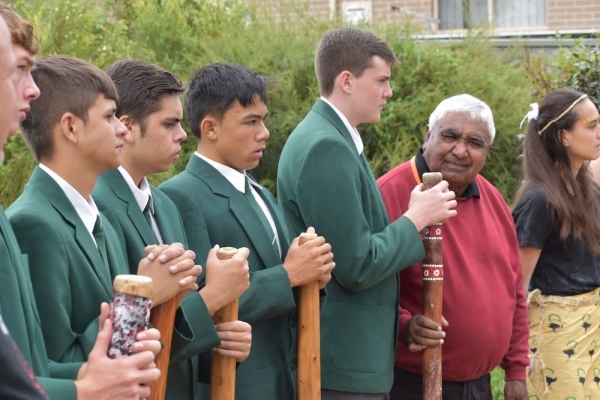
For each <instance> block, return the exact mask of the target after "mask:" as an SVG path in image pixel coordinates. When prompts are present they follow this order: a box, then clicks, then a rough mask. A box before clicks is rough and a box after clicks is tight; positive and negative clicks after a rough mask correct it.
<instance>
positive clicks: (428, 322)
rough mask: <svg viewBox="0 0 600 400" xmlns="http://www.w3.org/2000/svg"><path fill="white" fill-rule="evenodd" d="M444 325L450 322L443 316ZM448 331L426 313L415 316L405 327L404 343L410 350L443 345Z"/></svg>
mask: <svg viewBox="0 0 600 400" xmlns="http://www.w3.org/2000/svg"><path fill="white" fill-rule="evenodd" d="M442 325H443V326H448V322H447V321H446V319H445V318H444V317H442ZM444 337H446V333H445V332H444V331H442V327H441V326H440V325H438V324H437V323H436V322H435V321H433V320H432V319H429V318H427V317H426V316H424V315H415V316H413V317H412V318H411V319H410V320H409V321H408V324H407V325H406V329H404V343H405V344H406V346H407V347H408V350H409V351H422V350H425V348H426V347H431V346H441V345H442V344H444Z"/></svg>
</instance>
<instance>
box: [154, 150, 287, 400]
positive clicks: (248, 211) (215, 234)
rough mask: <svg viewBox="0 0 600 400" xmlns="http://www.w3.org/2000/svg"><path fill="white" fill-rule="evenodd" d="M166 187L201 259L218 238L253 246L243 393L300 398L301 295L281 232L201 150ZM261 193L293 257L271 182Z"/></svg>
mask: <svg viewBox="0 0 600 400" xmlns="http://www.w3.org/2000/svg"><path fill="white" fill-rule="evenodd" d="M159 189H160V190H162V191H164V192H165V193H166V194H167V195H168V196H169V197H170V198H171V200H173V202H174V203H175V204H176V205H177V208H178V209H179V212H180V213H181V217H182V219H183V224H184V226H185V230H186V234H187V238H188V241H189V245H190V248H191V249H192V250H194V251H195V252H196V255H197V256H198V257H200V259H205V258H206V255H207V252H208V250H209V249H210V248H211V247H212V246H214V245H215V244H219V245H220V246H222V247H223V246H232V247H237V248H239V247H247V248H249V249H250V256H249V257H248V264H249V266H250V288H249V289H248V290H247V291H246V292H245V293H244V294H243V295H242V296H241V298H240V303H239V318H240V319H241V320H243V321H246V322H248V323H249V324H251V325H252V349H251V351H250V356H249V357H248V359H247V360H246V361H244V362H243V363H241V364H240V365H239V368H238V370H237V376H236V399H239V400H283V399H285V400H293V399H295V398H296V380H297V371H296V363H297V321H298V319H297V315H296V299H295V296H296V294H295V291H294V290H292V288H291V287H290V281H289V278H288V276H287V273H286V272H285V270H284V269H283V266H282V265H281V257H280V255H279V254H278V252H276V251H275V250H274V249H273V246H272V245H271V241H272V239H273V238H272V237H269V236H268V235H267V232H266V231H265V229H264V227H263V225H262V224H261V222H260V220H259V217H258V216H257V215H256V213H255V211H254V209H253V208H252V206H251V205H250V204H249V203H248V200H247V199H246V198H245V197H244V195H243V194H242V193H240V192H239V191H238V190H237V189H236V188H235V187H234V186H233V185H232V184H231V183H230V182H229V181H228V180H227V179H226V178H225V177H223V176H222V175H221V174H220V173H219V172H218V171H217V170H216V169H215V168H213V167H212V166H211V165H210V164H208V163H207V162H205V161H204V160H202V159H201V158H199V157H198V156H196V155H192V157H191V159H190V161H189V163H188V165H187V167H186V169H185V171H183V172H182V173H180V174H179V175H177V176H175V177H173V178H171V179H169V180H168V181H167V182H165V183H164V184H162V185H161V186H160V187H159ZM259 194H260V195H261V196H262V198H263V200H264V201H265V202H266V204H267V206H268V207H269V209H270V211H271V214H272V215H273V218H274V220H275V224H276V226H277V232H278V234H279V239H280V240H279V241H280V243H281V247H282V249H281V250H282V254H283V255H285V254H286V253H287V250H288V247H289V238H288V236H287V228H286V226H285V223H284V222H283V218H282V216H281V214H280V211H279V210H278V208H277V206H276V205H275V202H274V199H273V197H272V196H271V194H270V193H269V192H268V191H267V190H266V189H264V188H263V189H262V190H261V191H260V193H259Z"/></svg>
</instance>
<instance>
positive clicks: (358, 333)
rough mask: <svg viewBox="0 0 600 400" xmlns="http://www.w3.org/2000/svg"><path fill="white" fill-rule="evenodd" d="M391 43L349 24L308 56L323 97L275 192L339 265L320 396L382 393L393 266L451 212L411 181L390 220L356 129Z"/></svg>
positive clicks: (390, 59) (370, 104)
mask: <svg viewBox="0 0 600 400" xmlns="http://www.w3.org/2000/svg"><path fill="white" fill-rule="evenodd" d="M397 62H398V61H397V59H396V56H395V55H394V53H393V52H392V50H391V49H390V48H389V46H388V45H387V44H386V43H385V42H384V41H383V40H381V39H380V38H378V37H377V36H375V35H374V34H372V33H369V32H366V31H362V30H360V29H357V28H354V27H344V28H340V29H335V30H332V31H328V32H326V33H325V34H324V35H323V38H322V39H321V42H320V44H319V47H318V49H317V54H316V57H315V71H316V73H317V80H318V81H319V88H320V92H321V96H322V97H321V98H320V99H319V100H317V102H316V103H315V105H314V106H313V108H312V110H311V111H310V112H309V113H308V115H307V116H306V117H305V118H304V120H303V121H302V122H300V124H299V125H298V126H297V127H296V129H295V130H294V132H292V134H291V135H290V137H289V138H288V140H287V142H286V144H285V146H284V149H283V152H282V154H281V158H280V160H279V167H278V176H277V195H278V200H279V204H280V206H281V207H282V209H283V214H284V215H285V218H286V221H287V223H288V226H289V227H290V229H291V231H292V233H295V234H297V233H299V232H302V231H303V230H304V229H306V227H307V226H314V227H315V228H316V229H317V231H318V232H319V233H321V234H323V235H324V236H325V237H326V238H327V239H328V240H330V241H331V245H332V249H333V251H334V252H335V255H336V263H337V268H336V269H335V271H334V274H333V279H332V280H331V282H330V284H329V285H328V287H327V290H328V297H327V303H326V304H325V306H324V309H323V312H322V313H321V372H322V387H323V390H322V399H323V400H326V399H373V400H376V399H377V400H379V399H386V398H387V393H388V392H389V390H390V388H391V386H392V380H393V366H394V350H395V345H396V335H397V326H398V272H399V271H400V270H402V269H403V268H405V267H407V266H409V265H411V264H412V263H414V262H416V261H418V260H421V259H422V258H423V257H424V256H425V253H424V250H423V245H422V243H421V239H420V237H419V231H421V230H422V229H423V228H424V227H426V226H428V225H431V224H432V223H435V222H438V221H442V220H445V219H447V218H450V217H452V216H453V215H455V214H456V212H455V211H453V210H451V208H452V207H454V206H455V204H456V203H455V201H454V200H452V199H453V198H454V193H452V192H449V191H447V188H448V183H447V182H445V181H444V182H442V183H440V184H439V185H437V186H436V187H434V188H433V189H431V190H428V191H427V192H424V193H421V188H420V187H417V188H415V190H414V191H413V192H412V194H411V207H410V209H409V210H408V211H407V212H406V214H405V215H404V216H403V217H401V218H399V219H398V220H397V221H394V222H392V223H391V224H390V221H389V220H388V217H387V212H386V209H385V207H384V204H383V200H382V198H381V195H380V193H379V189H378V187H377V184H376V183H375V179H374V177H373V173H372V171H371V168H370V167H369V164H368V162H367V160H366V158H365V156H364V154H363V144H362V140H361V138H360V135H359V133H358V131H357V130H356V126H357V125H358V124H361V123H374V122H377V121H378V120H379V116H380V113H381V109H382V107H383V105H384V104H385V101H386V99H388V98H390V97H391V96H392V91H391V89H390V85H389V80H390V78H391V67H392V66H393V65H395V64H396V63H397Z"/></svg>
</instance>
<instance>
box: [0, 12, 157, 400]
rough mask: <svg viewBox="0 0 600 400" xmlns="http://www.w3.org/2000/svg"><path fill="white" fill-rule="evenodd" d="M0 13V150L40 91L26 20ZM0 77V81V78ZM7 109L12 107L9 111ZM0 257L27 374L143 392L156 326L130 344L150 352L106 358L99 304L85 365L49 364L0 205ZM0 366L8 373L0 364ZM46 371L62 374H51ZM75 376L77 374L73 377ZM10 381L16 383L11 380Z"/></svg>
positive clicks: (77, 393) (66, 384)
mask: <svg viewBox="0 0 600 400" xmlns="http://www.w3.org/2000/svg"><path fill="white" fill-rule="evenodd" d="M0 16H1V17H0V25H2V24H3V21H4V20H5V21H6V22H7V23H8V26H9V29H10V36H9V35H8V33H7V34H6V36H4V33H5V32H2V34H0V42H1V44H0V54H2V57H0V75H2V76H3V77H4V76H5V75H6V74H5V72H9V74H10V71H6V68H4V67H5V66H6V65H5V63H3V62H2V61H4V60H5V58H7V56H8V55H10V54H11V50H12V54H14V55H16V63H15V64H13V67H12V68H13V69H14V71H12V75H11V76H10V78H11V81H12V84H13V86H14V89H15V94H16V99H15V98H11V97H10V96H8V94H7V93H5V91H4V90H3V89H4V87H3V86H0V102H2V104H1V106H0V109H1V110H2V113H0V127H3V128H2V129H0V137H1V138H2V141H1V144H0V152H1V151H2V148H3V147H4V141H5V139H6V138H7V137H9V136H12V135H13V134H14V133H15V131H16V129H17V128H18V124H19V121H20V120H21V119H23V118H25V114H26V113H27V111H28V109H29V103H30V102H31V101H33V100H35V99H36V98H37V97H38V96H39V95H40V91H39V89H38V87H37V86H36V84H35V82H34V81H33V78H32V77H31V69H32V67H33V64H34V62H35V54H36V52H37V49H38V47H39V45H38V42H37V40H36V38H35V36H34V35H33V29H32V27H31V25H30V24H29V23H27V22H26V21H24V20H23V19H22V18H21V17H20V16H19V15H18V14H16V13H15V12H14V11H13V10H12V9H11V8H9V7H7V6H5V5H4V4H1V3H0ZM2 17H3V18H2ZM0 29H1V28H0ZM6 32H7V31H6ZM11 36H12V41H13V44H12V49H11V48H10V39H9V38H10V37H11ZM4 39H6V40H4ZM2 40H4V41H2ZM4 44H6V46H4ZM4 47H6V48H4ZM16 67H18V68H16ZM3 82H4V81H2V80H0V83H3ZM11 108H13V109H14V110H11ZM0 260H1V261H2V262H1V267H0V276H1V277H2V279H0V315H1V317H0V318H3V320H4V322H5V323H6V326H7V327H8V330H9V331H10V332H12V337H13V339H14V341H15V342H16V344H17V346H18V348H19V350H20V352H21V355H22V360H24V361H25V362H26V363H27V364H28V365H29V366H30V367H31V369H32V373H31V374H30V373H28V375H29V376H31V375H35V376H36V378H37V381H38V382H39V383H40V384H41V387H42V388H43V390H44V391H45V392H46V394H47V395H49V396H50V398H51V399H56V400H58V399H61V400H62V399H64V400H74V399H80V400H83V399H90V400H92V399H128V398H130V397H131V396H132V395H135V396H138V395H139V396H145V395H147V394H148V389H147V386H142V385H143V384H144V385H147V384H148V383H151V382H152V381H154V380H156V379H157V378H158V370H157V369H156V368H148V366H149V364H150V363H151V362H152V360H153V359H154V354H156V353H158V351H159V349H160V344H159V342H158V340H157V339H158V338H159V334H158V331H156V330H155V329H151V330H148V331H146V332H144V335H145V336H146V340H143V341H141V342H139V343H138V344H136V345H135V347H134V350H135V351H144V350H150V351H145V352H144V353H143V354H138V355H136V356H133V357H130V358H122V359H118V360H110V359H109V358H108V357H107V355H106V353H107V349H108V346H109V344H110V338H111V332H112V329H111V325H110V321H106V318H107V316H108V306H107V305H106V304H105V305H103V307H102V315H101V317H100V327H101V328H102V329H101V330H100V332H99V334H98V336H97V339H96V342H95V344H94V347H93V349H92V351H91V353H90V356H89V358H88V362H87V364H84V365H85V367H82V364H81V363H73V364H67V363H65V364H56V363H52V362H50V363H49V360H48V357H47V353H46V348H45V345H44V340H43V337H42V331H41V327H40V323H39V316H38V312H37V307H36V304H35V299H34V296H33V291H32V288H31V282H30V278H29V270H28V263H27V257H26V256H25V255H22V254H21V251H20V249H19V246H18V244H17V241H16V238H15V235H14V233H13V230H12V228H11V226H10V224H9V222H8V220H7V219H6V216H5V214H4V211H3V210H2V209H1V208H0ZM150 339H153V340H150ZM153 353H154V354H153ZM3 368H4V367H3ZM3 371H4V372H6V373H8V371H6V370H4V369H3ZM51 371H52V374H51ZM133 374H136V375H133ZM3 376H4V375H3ZM51 376H56V377H62V378H64V379H59V378H52V377H51ZM77 377H78V378H79V379H77V381H74V379H75V378H77ZM131 378H134V379H133V380H132V379H131ZM10 384H12V385H13V386H17V385H16V382H14V381H13V382H10ZM10 384H8V383H6V382H3V383H2V386H3V389H7V388H8V386H9V385H10ZM19 386H21V385H19ZM36 386H37V385H36ZM37 389H39V386H37ZM17 390H18V391H19V393H20V394H21V395H23V396H24V397H23V398H27V399H32V398H34V397H33V395H32V394H29V393H25V392H21V389H20V388H19V387H17ZM0 392H2V390H0ZM2 393H4V392H2ZM15 396H17V394H16V393H14V392H11V394H10V395H8V397H10V398H20V397H15ZM0 397H1V396H0ZM5 397H6V396H5Z"/></svg>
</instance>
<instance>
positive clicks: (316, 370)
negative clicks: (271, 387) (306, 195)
mask: <svg viewBox="0 0 600 400" xmlns="http://www.w3.org/2000/svg"><path fill="white" fill-rule="evenodd" d="M316 237H317V235H316V234H315V233H301V234H300V240H299V244H300V245H302V244H304V243H305V242H307V241H309V240H312V239H315V238H316ZM298 298H299V301H298V400H321V313H320V302H319V281H318V280H317V281H313V282H310V283H307V284H306V285H302V286H300V289H299V293H298Z"/></svg>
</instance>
